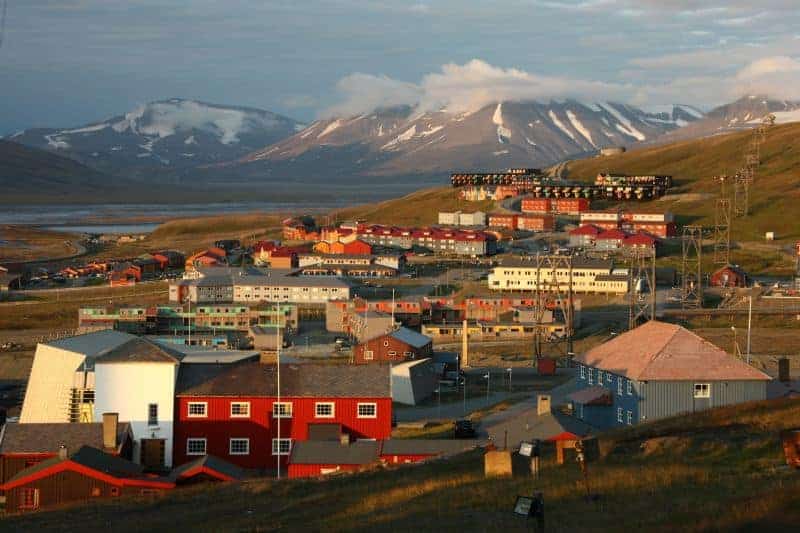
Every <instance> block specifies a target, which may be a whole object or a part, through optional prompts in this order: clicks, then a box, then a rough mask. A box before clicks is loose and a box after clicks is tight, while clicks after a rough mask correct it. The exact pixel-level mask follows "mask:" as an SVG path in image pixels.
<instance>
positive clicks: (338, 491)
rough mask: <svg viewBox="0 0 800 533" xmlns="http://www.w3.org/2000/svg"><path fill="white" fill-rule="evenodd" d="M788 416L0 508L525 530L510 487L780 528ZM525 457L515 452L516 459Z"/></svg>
mask: <svg viewBox="0 0 800 533" xmlns="http://www.w3.org/2000/svg"><path fill="white" fill-rule="evenodd" d="M798 425H800V404H798V402H797V401H792V400H776V401H770V402H760V403H754V404H748V405H744V406H738V407H732V408H722V409H716V410H713V411H710V412H705V413H702V414H697V415H693V416H684V417H676V418H673V419H668V420H665V421H662V422H658V423H654V424H647V425H643V426H640V427H636V428H630V429H627V430H623V431H619V432H616V433H611V434H608V435H607V436H606V437H605V438H603V439H602V440H601V449H602V450H604V452H605V453H607V455H606V456H605V458H603V459H600V460H598V461H596V462H592V463H590V465H589V483H590V490H591V492H592V493H596V494H599V499H598V500H597V501H596V502H590V501H587V500H586V499H585V496H584V495H585V489H584V485H583V481H582V478H581V475H580V472H579V469H578V467H577V465H576V464H575V463H574V462H573V461H569V462H568V463H567V464H565V465H563V466H556V465H555V464H553V461H552V451H550V450H547V451H546V454H547V457H546V458H545V460H544V465H543V469H542V475H541V478H540V479H539V480H538V481H533V480H532V479H531V478H530V477H529V475H528V474H526V473H524V472H522V471H520V472H519V473H518V474H515V476H514V477H513V478H511V479H485V478H484V476H483V472H482V468H483V466H482V457H481V455H480V453H478V452H474V453H469V454H466V455H463V456H460V457H458V458H455V459H451V460H447V461H439V462H434V463H429V464H426V465H421V466H411V467H404V468H399V469H389V470H383V471H375V472H368V473H363V474H358V475H355V476H342V477H338V478H333V479H329V480H326V481H313V480H312V481H302V480H298V481H285V482H281V483H276V482H275V481H273V480H267V479H260V480H253V481H250V482H247V483H244V484H241V485H232V486H217V487H208V486H205V487H203V486H200V487H195V488H191V489H185V490H182V491H175V492H174V493H172V494H169V495H167V496H165V497H164V498H162V499H158V500H155V501H131V500H119V501H116V502H112V503H109V502H99V503H96V504H92V505H90V506H88V507H87V506H77V507H72V508H68V509H62V510H56V511H49V512H41V513H36V514H31V515H27V516H20V517H8V518H6V519H5V520H2V521H0V528H4V529H9V530H28V531H30V530H37V531H46V530H53V529H59V528H62V527H64V526H63V525H64V524H66V523H68V524H70V528H71V529H74V530H80V531H88V530H94V529H104V530H105V529H114V530H115V531H132V530H142V529H146V530H151V531H160V530H163V531H167V530H173V529H174V527H175V524H177V523H179V524H181V525H182V527H184V528H186V529H191V530H193V531H221V530H234V531H247V530H252V531H300V530H303V531H320V530H326V531H363V530H369V531H409V530H417V531H429V530H434V529H435V530H440V531H477V530H480V531H524V530H525V527H526V524H525V522H524V520H520V519H519V518H517V517H516V516H514V515H513V514H512V512H511V510H512V507H513V504H514V501H515V499H516V496H517V495H518V494H530V493H531V492H533V491H534V490H539V491H542V492H543V493H544V497H545V507H546V529H547V530H548V531H587V530H599V531H625V530H638V531H701V530H731V529H754V528H759V529H761V530H763V531H772V530H784V531H789V530H791V529H792V525H795V526H796V524H797V523H798V521H800V506H798V505H796V503H797V501H798V499H799V498H800V476H798V473H797V472H796V471H790V470H788V469H787V468H786V467H785V466H784V465H785V462H784V460H783V453H782V450H781V447H780V443H779V441H778V432H779V431H780V430H781V429H784V428H788V427H797V426H798ZM519 466H524V465H519Z"/></svg>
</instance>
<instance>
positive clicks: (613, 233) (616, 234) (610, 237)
mask: <svg viewBox="0 0 800 533" xmlns="http://www.w3.org/2000/svg"><path fill="white" fill-rule="evenodd" d="M625 237H627V235H625V232H624V231H622V230H618V229H610V230H606V231H604V232H602V233H600V235H598V236H597V240H598V241H622V240H625Z"/></svg>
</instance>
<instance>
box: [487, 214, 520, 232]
mask: <svg viewBox="0 0 800 533" xmlns="http://www.w3.org/2000/svg"><path fill="white" fill-rule="evenodd" d="M517 217H518V215H511V214H506V213H490V214H489V227H490V228H505V229H510V230H515V229H517Z"/></svg>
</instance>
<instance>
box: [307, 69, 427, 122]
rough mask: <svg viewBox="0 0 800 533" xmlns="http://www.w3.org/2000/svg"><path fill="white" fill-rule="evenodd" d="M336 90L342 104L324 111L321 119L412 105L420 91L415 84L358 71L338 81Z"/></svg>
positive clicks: (417, 99) (418, 99)
mask: <svg viewBox="0 0 800 533" xmlns="http://www.w3.org/2000/svg"><path fill="white" fill-rule="evenodd" d="M336 91H337V92H338V93H339V94H340V95H341V97H342V101H341V102H340V103H338V104H336V105H334V106H332V107H330V108H328V109H326V110H325V111H324V112H323V113H322V116H341V115H343V116H352V115H358V114H361V113H369V112H370V111H373V110H375V109H378V108H381V107H392V106H400V105H409V106H414V105H417V103H418V102H419V101H420V98H421V97H422V89H421V88H420V87H419V86H418V85H414V84H413V83H407V82H404V81H399V80H395V79H392V78H389V77H388V76H374V75H372V74H364V73H361V72H356V73H354V74H350V75H348V76H345V77H344V78H342V79H341V80H339V81H338V82H337V83H336Z"/></svg>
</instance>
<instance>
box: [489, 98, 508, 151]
mask: <svg viewBox="0 0 800 533" xmlns="http://www.w3.org/2000/svg"><path fill="white" fill-rule="evenodd" d="M492 124H494V125H496V126H497V142H499V143H500V144H505V143H506V142H508V140H509V139H510V138H511V130H510V129H508V128H506V127H505V125H504V124H503V102H500V103H499V104H497V107H496V108H495V110H494V114H493V115H492Z"/></svg>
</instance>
